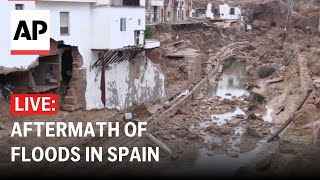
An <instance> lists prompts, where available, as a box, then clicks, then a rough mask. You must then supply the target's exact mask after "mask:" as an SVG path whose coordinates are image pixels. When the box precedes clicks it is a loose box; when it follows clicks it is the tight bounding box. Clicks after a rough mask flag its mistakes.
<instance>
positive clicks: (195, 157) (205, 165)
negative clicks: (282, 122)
mask: <svg viewBox="0 0 320 180" xmlns="http://www.w3.org/2000/svg"><path fill="white" fill-rule="evenodd" d="M245 69H246V64H245V63H243V62H233V63H229V64H227V65H226V67H225V68H224V71H223V75H222V77H221V80H220V81H219V82H218V84H217V86H216V87H209V89H208V95H207V98H209V99H210V98H214V97H216V96H219V97H221V98H222V99H224V98H227V99H231V98H239V99H241V98H242V97H243V96H247V95H249V93H248V91H247V90H246V89H245V85H244V78H245ZM271 113H272V110H268V111H267V113H266V114H265V115H264V116H263V118H264V119H265V121H271V120H272V118H271ZM239 116H241V117H243V118H245V117H246V114H245V112H244V110H243V109H242V108H241V107H236V109H235V110H234V111H231V112H227V113H224V114H212V115H211V118H210V119H209V120H208V121H204V122H201V123H198V124H195V125H192V126H191V129H192V130H196V131H198V132H200V133H201V134H202V135H203V137H204V142H203V144H204V146H203V147H202V148H200V149H198V150H197V151H195V152H194V153H193V154H190V157H189V158H190V161H188V162H186V160H184V161H183V162H181V163H179V164H180V165H178V166H177V167H176V168H174V169H172V170H169V171H167V173H170V172H171V173H182V174H183V173H187V174H190V173H191V174H200V175H230V176H232V175H234V174H235V173H236V172H237V170H238V169H239V168H241V167H244V166H246V165H248V164H249V163H250V161H251V160H253V159H254V158H255V157H256V154H257V152H258V151H259V149H260V147H261V146H262V144H263V143H262V142H258V144H257V145H256V148H254V149H253V150H251V151H249V152H246V153H242V152H241V148H240V145H241V141H242V136H243V134H244V133H245V132H246V130H247V129H246V126H243V125H238V126H237V127H235V128H233V131H234V133H233V134H232V135H218V134H213V133H208V132H205V131H204V130H205V129H206V128H207V127H209V126H210V125H212V124H216V125H217V126H221V127H222V128H223V127H226V126H227V125H226V124H227V122H228V121H230V120H232V119H234V118H235V117H239ZM222 146H227V149H224V150H222V149H221V148H219V147H222ZM181 165H183V166H181Z"/></svg>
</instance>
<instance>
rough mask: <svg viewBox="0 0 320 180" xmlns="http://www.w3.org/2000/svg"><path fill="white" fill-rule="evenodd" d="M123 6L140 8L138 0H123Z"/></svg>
mask: <svg viewBox="0 0 320 180" xmlns="http://www.w3.org/2000/svg"><path fill="white" fill-rule="evenodd" d="M123 5H124V6H140V0H123Z"/></svg>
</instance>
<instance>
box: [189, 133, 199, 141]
mask: <svg viewBox="0 0 320 180" xmlns="http://www.w3.org/2000/svg"><path fill="white" fill-rule="evenodd" d="M187 138H188V139H191V140H195V139H198V138H199V136H198V135H197V134H195V133H193V132H189V133H188V134H187Z"/></svg>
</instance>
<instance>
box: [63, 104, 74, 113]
mask: <svg viewBox="0 0 320 180" xmlns="http://www.w3.org/2000/svg"><path fill="white" fill-rule="evenodd" d="M61 109H63V110H65V111H69V112H72V111H75V110H76V109H77V107H76V106H74V105H69V104H63V105H62V106H61Z"/></svg>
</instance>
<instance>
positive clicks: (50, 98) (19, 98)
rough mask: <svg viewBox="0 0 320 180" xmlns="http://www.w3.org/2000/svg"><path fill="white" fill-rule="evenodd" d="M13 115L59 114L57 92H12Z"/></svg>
mask: <svg viewBox="0 0 320 180" xmlns="http://www.w3.org/2000/svg"><path fill="white" fill-rule="evenodd" d="M10 109H11V114H13V115H39V114H40V115H55V114H58V95H57V94H12V95H11V108H10Z"/></svg>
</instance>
